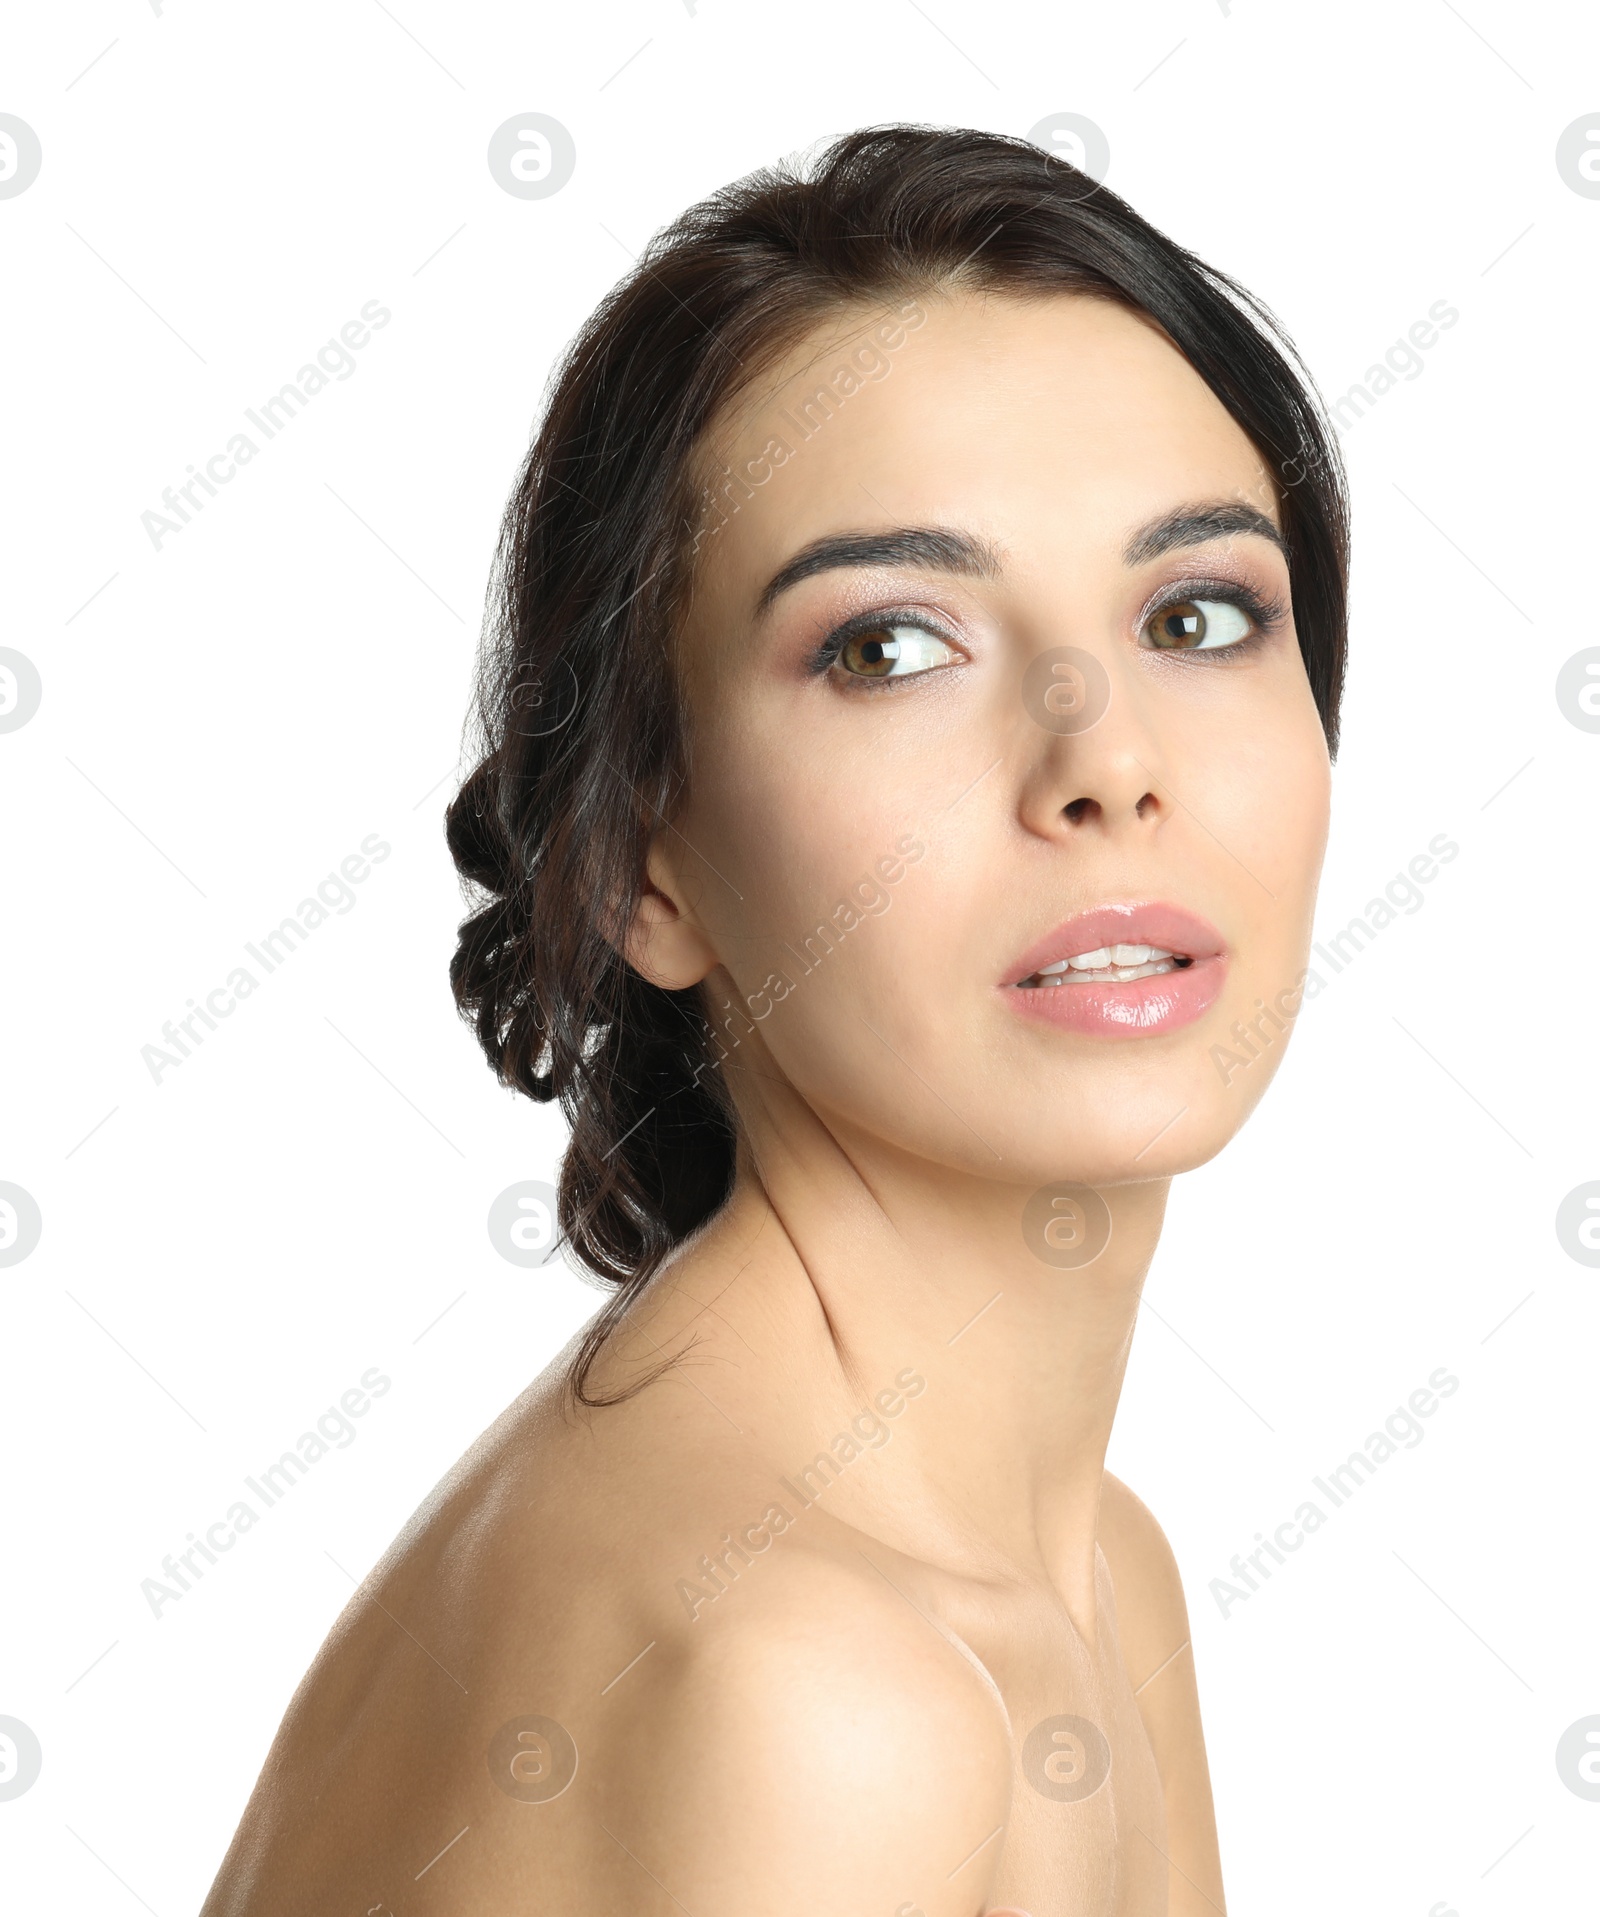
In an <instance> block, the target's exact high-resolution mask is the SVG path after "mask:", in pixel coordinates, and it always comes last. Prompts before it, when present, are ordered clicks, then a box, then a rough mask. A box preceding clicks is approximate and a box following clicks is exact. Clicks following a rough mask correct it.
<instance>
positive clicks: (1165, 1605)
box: [1098, 1471, 1189, 1683]
mask: <svg viewBox="0 0 1600 1917" xmlns="http://www.w3.org/2000/svg"><path fill="white" fill-rule="evenodd" d="M1098 1536H1099V1540H1100V1548H1101V1550H1102V1551H1103V1552H1104V1554H1105V1558H1106V1562H1107V1564H1108V1565H1109V1566H1110V1569H1111V1577H1112V1584H1113V1586H1114V1588H1115V1591H1116V1599H1117V1622H1118V1627H1119V1629H1120V1630H1121V1631H1122V1634H1123V1640H1124V1646H1125V1647H1126V1646H1127V1644H1128V1640H1129V1638H1130V1636H1137V1637H1139V1638H1140V1639H1141V1640H1142V1639H1145V1638H1147V1637H1148V1636H1149V1634H1150V1633H1152V1632H1153V1633H1155V1635H1156V1638H1157V1640H1158V1641H1159V1642H1162V1643H1164V1642H1165V1640H1166V1639H1167V1638H1168V1637H1170V1636H1171V1635H1172V1633H1173V1632H1174V1631H1176V1632H1177V1634H1178V1635H1177V1640H1176V1641H1177V1642H1179V1643H1181V1642H1183V1641H1184V1640H1185V1639H1186V1638H1187V1637H1188V1635H1189V1610H1188V1605H1187V1603H1186V1602H1185V1600H1184V1595H1183V1580H1182V1578H1181V1577H1180V1575H1179V1573H1178V1560H1177V1559H1176V1557H1174V1555H1173V1551H1172V1546H1171V1545H1170V1544H1169V1543H1168V1542H1167V1534H1166V1532H1165V1531H1163V1530H1162V1528H1161V1526H1160V1524H1159V1523H1158V1522H1157V1520H1156V1516H1155V1513H1154V1512H1153V1511H1152V1510H1151V1509H1150V1507H1149V1506H1148V1505H1147V1504H1146V1503H1145V1502H1144V1501H1143V1499H1141V1498H1139V1497H1137V1496H1136V1495H1135V1494H1134V1493H1133V1492H1132V1491H1130V1490H1129V1488H1128V1487H1127V1485H1125V1484H1124V1483H1123V1482H1122V1480H1121V1479H1120V1478H1116V1477H1113V1476H1112V1474H1111V1473H1110V1472H1109V1471H1107V1472H1106V1473H1105V1474H1104V1477H1103V1480H1102V1488H1101V1493H1100V1523H1099V1531H1098ZM1169 1648H1170V1647H1169ZM1134 1681H1135V1682H1136V1683H1137V1682H1139V1681H1140V1680H1139V1679H1137V1678H1136V1679H1135V1680H1134Z"/></svg>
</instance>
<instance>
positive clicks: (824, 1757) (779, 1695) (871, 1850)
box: [580, 1540, 1011, 1917]
mask: <svg viewBox="0 0 1600 1917" xmlns="http://www.w3.org/2000/svg"><path fill="white" fill-rule="evenodd" d="M839 1542H840V1541H838V1540H829V1541H828V1544H827V1545H826V1546H825V1547H824V1548H821V1549H817V1548H813V1547H812V1546H809V1545H802V1544H799V1543H797V1544H795V1545H794V1546H793V1547H792V1548H791V1549H790V1551H789V1552H788V1553H787V1555H786V1556H785V1557H784V1559H783V1561H782V1562H776V1561H775V1562H773V1563H771V1564H770V1565H764V1566H763V1567H762V1573H763V1575H762V1578H761V1579H760V1581H759V1583H758V1581H757V1580H756V1579H755V1578H754V1577H751V1578H749V1579H748V1580H747V1581H746V1583H745V1584H743V1585H742V1586H741V1588H740V1589H739V1590H738V1591H737V1592H730V1593H728V1595H727V1597H726V1598H725V1599H724V1600H722V1601H721V1602H720V1603H719V1605H718V1608H717V1609H716V1611H714V1612H708V1613H706V1614H704V1616H703V1618H702V1619H701V1621H700V1623H699V1624H698V1625H697V1626H696V1627H693V1628H691V1629H690V1630H688V1631H686V1632H684V1633H683V1634H681V1636H680V1637H679V1639H678V1641H677V1642H676V1643H675V1644H674V1645H673V1646H672V1647H671V1649H670V1652H669V1654H668V1655H667V1656H666V1657H664V1658H662V1659H661V1660H660V1661H659V1662H658V1663H657V1664H656V1666H655V1668H654V1670H653V1671H652V1672H651V1673H650V1674H649V1677H648V1679H647V1681H646V1682H645V1683H644V1684H643V1685H642V1686H641V1687H640V1690H639V1693H638V1697H637V1702H636V1705H635V1707H634V1715H633V1718H632V1721H631V1723H630V1724H629V1725H628V1726H627V1727H626V1731H625V1734H624V1735H622V1736H621V1737H619V1738H616V1739H614V1740H612V1741H610V1742H608V1743H606V1744H605V1745H604V1746H603V1756H604V1761H605V1764H606V1770H607V1775H606V1781H605V1786H604V1788H605V1794H606V1796H607V1799H608V1800H609V1801H610V1802H611V1803H612V1804H614V1805H615V1806H616V1809H617V1813H618V1815H619V1816H621V1817H624V1818H625V1819H627V1820H630V1821H631V1826H632V1829H633V1830H634V1831H635V1832H637V1833H638V1836H639V1839H640V1841H641V1843H644V1844H647V1845H648V1848H649V1854H650V1857H651V1860H652V1861H651V1869H652V1871H653V1873H654V1874H656V1875H657V1876H658V1877H659V1880H660V1882H661V1883H662V1884H663V1885H665V1886H667V1887H668V1888H669V1889H670V1891H671V1894H672V1896H673V1898H674V1899H676V1900H678V1901H679V1902H681V1903H682V1905H683V1906H684V1907H685V1908H688V1909H690V1910H700V1909H711V1910H720V1909H730V1910H731V1909H735V1908H737V1909H741V1910H747V1911H759V1912H763V1913H771V1917H788V1914H789V1913H793V1917H831V1913H839V1917H845V1913H855V1912H859V1911H862V1910H881V1911H882V1912H884V1913H885V1917H888V1914H889V1913H892V1912H894V1911H897V1910H900V1909H902V1908H906V1907H912V1908H917V1909H920V1910H921V1911H923V1912H925V1913H926V1914H927V1917H971V1913H973V1912H975V1911H977V1910H979V1909H981V1908H982V1907H983V1906H984V1902H985V1897H984V1893H985V1889H986V1877H985V1872H986V1869H987V1864H988V1860H989V1856H990V1853H985V1854H984V1856H983V1857H981V1858H979V1860H978V1861H977V1863H975V1864H973V1865H972V1866H971V1867H970V1868H968V1869H966V1870H963V1869H962V1868H961V1867H962V1865H963V1864H964V1863H965V1862H966V1860H968V1859H969V1858H972V1857H973V1856H974V1854H975V1853H979V1852H981V1851H982V1850H983V1846H984V1844H985V1840H986V1839H989V1838H991V1837H992V1836H993V1835H994V1834H995V1833H996V1832H997V1830H998V1829H999V1828H1000V1827H1001V1826H1002V1825H1003V1824H1004V1823H1005V1821H1006V1817H1007V1814H1008V1808H1009V1800H1010V1789H1011V1754H1010V1741H1009V1730H1008V1724H1007V1720H1006V1714H1005V1710H1004V1707H1003V1705H1002V1704H1001V1702H1000V1700H999V1698H998V1696H997V1694H996V1693H995V1692H994V1689H993V1686H992V1685H991V1684H990V1683H989V1681H988V1679H987V1677H986V1676H985V1675H984V1674H983V1673H982V1672H981V1671H980V1670H979V1669H978V1668H977V1666H976V1665H975V1664H974V1663H973V1662H972V1661H971V1660H970V1659H969V1658H968V1657H967V1655H966V1654H965V1653H964V1652H963V1651H962V1649H961V1648H960V1647H959V1646H958V1645H957V1644H956V1643H955V1641H954V1640H953V1639H952V1638H951V1637H950V1636H949V1635H948V1633H946V1632H945V1631H944V1630H943V1629H942V1628H941V1627H939V1626H937V1625H934V1624H932V1623H930V1622H929V1620H928V1618H927V1617H926V1616H925V1615H924V1614H923V1613H922V1612H921V1611H919V1609H918V1608H917V1607H916V1606H914V1605H913V1604H912V1603H911V1602H909V1601H908V1599H907V1598H906V1597H905V1596H904V1595H902V1593H901V1592H900V1591H899V1590H898V1589H897V1588H896V1587H895V1585H894V1584H892V1583H890V1582H886V1581H885V1578H884V1576H883V1575H882V1573H881V1572H879V1571H878V1570H875V1569H874V1568H873V1567H872V1565H871V1564H870V1563H868V1562H866V1561H865V1560H864V1559H861V1560H859V1561H857V1562H855V1563H852V1562H850V1557H851V1556H852V1555H853V1553H852V1548H851V1546H850V1545H849V1543H848V1542H844V1543H843V1547H842V1549H835V1548H834V1546H835V1545H836V1544H837V1543H839ZM611 1834H612V1835H614V1836H615V1837H616V1838H617V1840H618V1841H619V1844H620V1843H621V1842H622V1840H623V1833H622V1832H621V1831H617V1832H615V1833H611ZM627 1847H628V1849H629V1851H630V1852H631V1851H632V1849H633V1848H634V1845H633V1841H632V1839H629V1840H628V1845H627ZM640 1861H641V1862H642V1861H643V1859H642V1858H641V1859H640ZM640 1887H641V1880H640V1879H638V1878H637V1877H636V1876H635V1877H634V1878H632V1879H631V1880H630V1878H629V1877H628V1874H627V1871H626V1870H619V1871H618V1873H617V1875H616V1878H615V1890H616V1892H617V1893H618V1894H619V1895H625V1894H626V1893H627V1892H628V1891H629V1890H630V1889H632V1890H633V1891H634V1892H637V1891H638V1890H639V1889H640ZM611 1907H612V1906H611V1905H610V1904H608V1903H607V1902H606V1901H605V1900H604V1899H600V1900H597V1901H596V1902H595V1903H594V1905H593V1908H594V1909H595V1910H596V1911H599V1910H601V1909H603V1908H611ZM580 1908H582V1909H584V1910H587V1909H589V1908H590V1906H589V1905H588V1904H583V1905H581V1906H580Z"/></svg>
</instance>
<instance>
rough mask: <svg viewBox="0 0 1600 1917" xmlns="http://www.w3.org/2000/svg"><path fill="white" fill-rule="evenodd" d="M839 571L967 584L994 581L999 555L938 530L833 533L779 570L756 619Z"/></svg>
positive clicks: (969, 538) (984, 543)
mask: <svg viewBox="0 0 1600 1917" xmlns="http://www.w3.org/2000/svg"><path fill="white" fill-rule="evenodd" d="M841 566H920V567H922V568H923V569H924V570H926V571H929V572H955V573H962V574H964V575H965V576H966V577H967V578H969V579H996V578H998V577H999V574H1000V553H999V549H998V548H997V547H995V546H993V545H991V544H990V543H989V541H988V540H986V539H978V538H976V537H974V535H973V534H971V533H964V532H953V531H950V530H948V529H947V528H944V527H939V526H897V527H895V529H894V530H893V531H892V532H877V533H831V534H829V535H827V536H826V537H824V538H822V539H814V540H812V542H811V544H810V545H809V546H802V547H801V548H800V550H799V551H798V552H797V553H796V554H795V555H794V557H793V558H792V559H789V560H787V561H785V563H784V564H783V565H782V566H780V567H779V568H778V570H777V571H776V572H775V573H774V574H773V575H772V577H771V578H770V579H769V580H768V581H767V583H766V585H765V587H764V588H763V589H762V593H761V597H760V598H759V599H758V600H757V601H756V617H757V618H758V619H759V618H760V617H761V615H762V614H763V613H764V612H766V610H767V609H768V607H769V606H771V604H772V602H773V600H775V599H776V598H777V597H778V595H779V593H782V592H787V591H788V589H789V588H790V587H791V586H796V585H798V584H799V583H800V581H801V580H802V579H809V578H811V576H812V575H813V574H814V573H819V572H833V571H834V570H835V569H837V568H838V567H841Z"/></svg>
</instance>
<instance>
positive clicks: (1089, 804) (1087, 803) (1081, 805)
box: [1061, 799, 1100, 825]
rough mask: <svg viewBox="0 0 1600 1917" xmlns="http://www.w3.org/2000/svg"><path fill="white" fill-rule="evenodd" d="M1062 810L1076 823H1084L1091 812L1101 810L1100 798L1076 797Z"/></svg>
mask: <svg viewBox="0 0 1600 1917" xmlns="http://www.w3.org/2000/svg"><path fill="white" fill-rule="evenodd" d="M1061 810H1062V812H1063V813H1064V814H1065V815H1066V817H1067V818H1069V819H1070V820H1071V821H1072V823H1073V824H1074V825H1082V824H1083V822H1084V820H1085V819H1086V818H1088V817H1089V816H1090V814H1091V813H1094V812H1098V811H1099V810H1100V802H1099V800H1098V799H1074V800H1073V801H1072V803H1071V804H1070V805H1064V806H1063V807H1062V808H1061Z"/></svg>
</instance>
